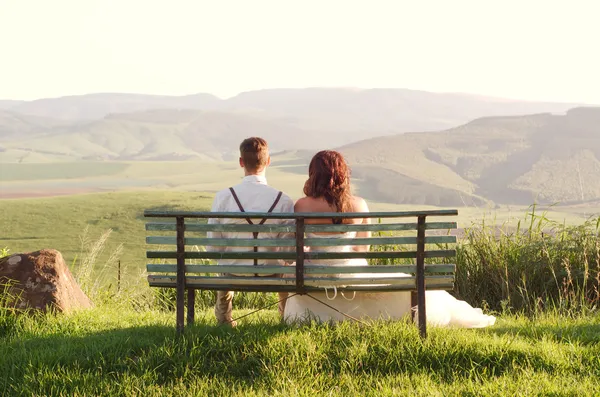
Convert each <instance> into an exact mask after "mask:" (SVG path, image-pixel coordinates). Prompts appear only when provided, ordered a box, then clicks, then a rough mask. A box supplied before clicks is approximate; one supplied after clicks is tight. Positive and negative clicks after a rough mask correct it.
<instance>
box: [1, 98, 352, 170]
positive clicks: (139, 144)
mask: <svg viewBox="0 0 600 397" xmlns="http://www.w3.org/2000/svg"><path fill="white" fill-rule="evenodd" d="M0 120H1V119H0ZM14 125H16V126H19V125H20V124H17V123H15V124H14ZM15 128H16V127H15ZM23 128H24V127H23ZM15 131H16V132H13V133H11V134H10V135H6V134H7V133H6V132H4V133H3V132H2V130H0V137H2V140H0V145H2V147H3V148H4V153H0V162H1V161H7V159H13V161H14V158H19V159H20V160H18V161H31V160H29V159H28V157H29V156H30V155H31V153H37V154H43V155H52V156H62V157H64V158H65V159H69V160H71V161H73V160H89V159H103V160H186V159H203V160H212V161H223V160H227V159H231V158H235V157H236V156H237V145H238V144H239V142H241V141H242V140H243V139H244V138H247V137H248V136H253V135H259V136H262V137H264V138H265V139H267V140H268V141H269V145H270V147H271V148H272V150H273V151H278V150H284V149H288V148H294V149H314V148H317V147H320V145H326V146H334V145H335V144H336V142H339V141H343V139H340V137H339V136H336V134H324V135H322V134H321V133H320V132H317V131H305V130H301V129H299V128H296V127H293V126H289V125H287V124H285V123H282V122H279V121H277V120H273V119H269V118H263V117H259V116H255V115H251V114H246V113H234V112H219V111H202V110H175V109H163V110H152V111H145V112H136V113H125V114H112V115H109V116H107V117H105V118H104V119H101V120H96V121H90V122H80V123H78V124H68V125H66V126H62V127H59V128H54V129H52V130H51V133H49V132H48V130H47V129H41V130H40V131H41V132H40V131H37V132H38V133H37V134H34V133H32V132H31V131H29V130H25V129H21V128H18V129H15ZM34 131H35V129H34ZM15 135H16V136H22V139H16V138H15ZM19 156H21V157H19ZM23 156H24V157H23Z"/></svg>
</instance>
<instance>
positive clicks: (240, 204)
mask: <svg viewBox="0 0 600 397" xmlns="http://www.w3.org/2000/svg"><path fill="white" fill-rule="evenodd" d="M229 191H230V192H231V195H232V196H233V199H234V200H235V203H236V204H237V206H238V208H239V209H240V212H246V211H244V207H242V203H240V199H239V198H238V196H237V194H236V193H235V190H233V188H232V187H230V188H229ZM282 194H283V192H279V193H278V194H277V197H276V198H275V201H274V202H273V204H272V205H271V208H269V210H268V211H267V213H271V212H272V211H273V210H274V209H275V206H276V205H277V203H279V200H280V199H281V195H282ZM266 221H267V219H266V218H263V219H262V220H261V221H260V223H259V225H262V224H264V223H265V222H266ZM246 222H248V223H249V224H250V225H254V222H252V219H250V218H246ZM252 236H253V237H254V239H255V240H256V239H258V232H252ZM254 252H258V247H257V246H254ZM257 265H258V259H254V266H257ZM255 276H258V274H255Z"/></svg>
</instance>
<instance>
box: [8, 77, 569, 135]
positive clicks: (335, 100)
mask: <svg viewBox="0 0 600 397" xmlns="http://www.w3.org/2000/svg"><path fill="white" fill-rule="evenodd" d="M575 106H578V104H561V103H544V102H526V101H513V100H506V99H498V98H488V97H483V96H476V95H467V94H446V93H432V92H425V91H415V90H406V89H367V90H361V89H342V88H306V89H271V90H258V91H249V92H245V93H241V94H239V95H237V96H235V97H233V98H229V99H227V100H222V99H219V98H217V97H215V96H213V95H209V94H196V95H188V96H156V95H140V94H90V95H80V96H68V97H62V98H46V99H39V100H36V101H30V102H22V103H19V104H16V105H15V106H11V111H13V112H19V113H22V114H27V115H36V116H43V117H52V118H58V119H64V120H73V121H78V120H79V121H80V120H87V121H90V120H97V119H101V118H104V117H106V116H108V115H109V114H112V113H132V112H144V111H148V110H156V109H195V110H220V111H223V112H235V113H240V112H243V113H248V114H251V115H255V116H260V117H263V118H271V119H276V120H277V121H278V122H282V123H285V124H286V125H289V126H290V127H296V128H300V129H302V130H316V131H321V132H323V131H324V132H335V133H339V134H342V133H343V134H344V135H348V136H349V139H347V140H346V141H345V142H338V144H340V145H341V144H344V143H349V142H351V141H354V140H359V139H367V138H371V137H373V136H380V135H394V134H398V133H403V132H407V131H438V130H443V129H447V128H452V127H455V126H457V125H460V124H464V123H467V122H469V121H470V120H473V119H475V118H479V117H484V116H496V115H502V116H505V115H523V114H532V113H540V112H552V113H554V112H559V113H563V112H565V111H567V110H568V109H570V108H573V107H575Z"/></svg>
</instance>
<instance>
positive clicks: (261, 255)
mask: <svg viewBox="0 0 600 397" xmlns="http://www.w3.org/2000/svg"><path fill="white" fill-rule="evenodd" d="M455 255H456V251H455V250H433V251H425V258H446V257H450V256H455ZM304 256H305V258H306V259H309V260H311V259H312V260H315V259H319V260H324V259H361V258H365V259H382V258H383V259H385V258H404V259H406V258H416V257H417V252H416V251H381V252H314V251H310V252H306V253H305V254H304ZM146 258H149V259H176V258H177V252H176V251H147V252H146ZM185 258H186V259H287V260H295V259H296V253H295V252H185Z"/></svg>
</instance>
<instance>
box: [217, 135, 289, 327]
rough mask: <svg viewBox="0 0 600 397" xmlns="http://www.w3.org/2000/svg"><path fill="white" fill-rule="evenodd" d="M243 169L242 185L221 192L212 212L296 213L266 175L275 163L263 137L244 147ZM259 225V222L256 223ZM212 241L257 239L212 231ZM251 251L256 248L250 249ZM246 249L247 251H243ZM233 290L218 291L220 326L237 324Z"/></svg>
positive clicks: (220, 220)
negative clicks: (233, 309)
mask: <svg viewBox="0 0 600 397" xmlns="http://www.w3.org/2000/svg"><path fill="white" fill-rule="evenodd" d="M239 162H240V167H242V168H243V169H244V178H243V179H242V182H241V183H238V184H237V185H235V186H232V187H230V188H228V189H224V190H221V191H220V192H218V193H217V195H216V196H215V200H214V202H213V205H212V209H211V211H212V212H294V202H293V201H292V199H291V198H290V197H289V196H288V195H286V194H284V193H283V192H280V191H278V190H277V189H274V188H272V187H270V186H269V185H268V184H267V178H266V177H265V172H266V169H267V167H268V166H269V165H270V164H271V157H270V156H269V147H268V145H267V142H266V141H265V140H264V139H262V138H257V137H252V138H248V139H245V140H244V141H243V142H242V143H241V145H240V159H239ZM240 222H247V221H245V220H244V219H230V218H210V219H209V220H208V223H210V224H217V223H221V224H223V223H240ZM267 222H268V223H271V224H273V223H285V224H288V223H290V221H289V220H287V219H269V220H267ZM255 223H258V222H255ZM289 236H290V235H288V234H287V233H260V234H258V236H256V238H285V237H289ZM208 237H209V238H250V239H251V238H253V237H254V236H253V234H252V233H227V232H209V233H208ZM247 248H248V251H251V250H252V249H253V248H252V247H247ZM242 249H243V248H242ZM258 249H259V250H260V251H277V250H280V249H281V248H279V247H259V248H258ZM212 250H213V251H227V252H232V251H238V252H239V251H240V247H212ZM257 262H258V261H256V260H254V261H252V260H244V259H220V260H219V261H218V262H217V264H218V265H252V264H254V265H257V264H261V265H277V264H278V261H277V260H260V262H261V263H257ZM285 297H287V293H281V292H280V293H279V299H280V300H281V299H284V298H285ZM232 299H233V291H217V302H216V304H215V316H216V317H217V322H218V323H219V324H230V325H231V326H232V327H235V326H236V325H237V323H236V322H235V321H233V319H232V317H231V310H232ZM284 308H285V301H282V302H280V303H279V314H280V315H281V316H283V309H284Z"/></svg>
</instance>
